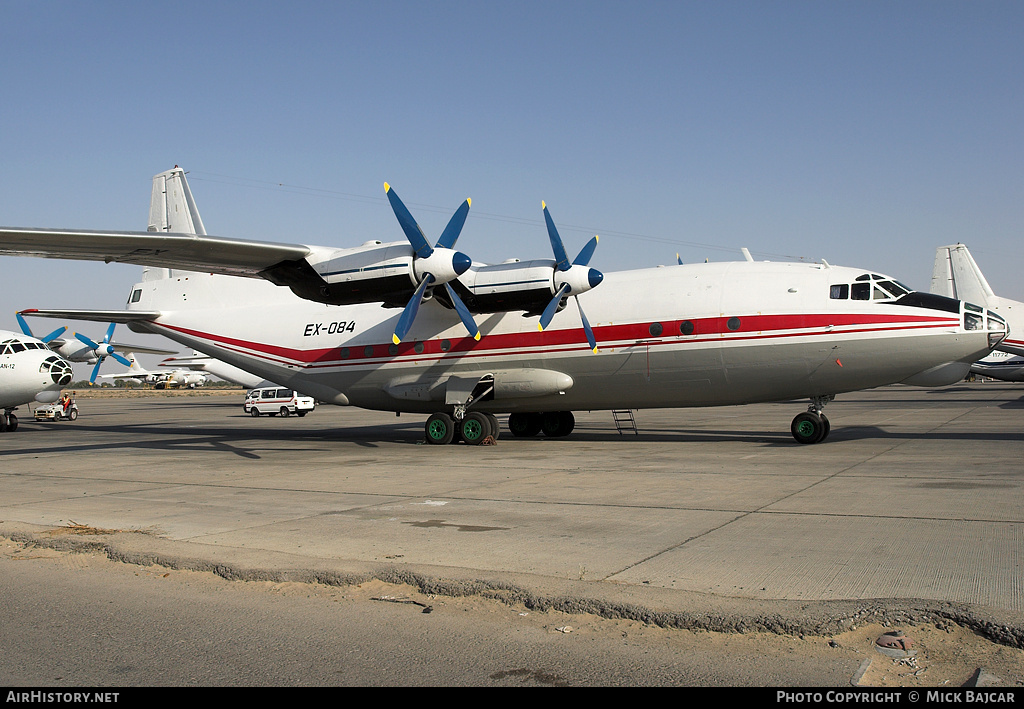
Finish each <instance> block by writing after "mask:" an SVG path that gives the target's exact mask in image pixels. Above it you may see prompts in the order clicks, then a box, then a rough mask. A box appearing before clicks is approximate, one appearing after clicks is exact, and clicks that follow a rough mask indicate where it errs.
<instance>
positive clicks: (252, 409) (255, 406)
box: [242, 387, 316, 418]
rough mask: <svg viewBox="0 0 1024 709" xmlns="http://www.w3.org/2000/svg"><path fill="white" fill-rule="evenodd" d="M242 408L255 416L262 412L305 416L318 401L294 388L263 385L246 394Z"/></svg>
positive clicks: (270, 414)
mask: <svg viewBox="0 0 1024 709" xmlns="http://www.w3.org/2000/svg"><path fill="white" fill-rule="evenodd" d="M242 408H243V409H244V410H245V413H247V414H249V415H250V416H252V417H253V418H256V417H257V416H259V415H260V414H266V415H267V416H277V415H278V414H281V415H282V416H291V415H292V414H296V415H298V416H305V415H306V413H307V412H309V411H312V410H313V409H315V408H316V401H315V400H314V399H313V397H311V396H302V395H301V394H299V393H298V392H297V391H294V390H292V389H283V388H281V387H262V388H260V389H252V390H250V391H249V393H248V394H246V395H245V404H243V406H242Z"/></svg>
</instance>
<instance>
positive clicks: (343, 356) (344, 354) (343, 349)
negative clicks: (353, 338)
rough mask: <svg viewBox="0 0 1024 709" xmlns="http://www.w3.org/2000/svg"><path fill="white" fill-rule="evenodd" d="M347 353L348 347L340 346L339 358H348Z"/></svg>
mask: <svg viewBox="0 0 1024 709" xmlns="http://www.w3.org/2000/svg"><path fill="white" fill-rule="evenodd" d="M348 355H349V351H348V347H342V348H341V358H342V359H348Z"/></svg>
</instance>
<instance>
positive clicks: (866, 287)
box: [850, 283, 871, 300]
mask: <svg viewBox="0 0 1024 709" xmlns="http://www.w3.org/2000/svg"><path fill="white" fill-rule="evenodd" d="M850 298H851V299H852V300H871V284H870V283H854V284H853V287H852V288H850Z"/></svg>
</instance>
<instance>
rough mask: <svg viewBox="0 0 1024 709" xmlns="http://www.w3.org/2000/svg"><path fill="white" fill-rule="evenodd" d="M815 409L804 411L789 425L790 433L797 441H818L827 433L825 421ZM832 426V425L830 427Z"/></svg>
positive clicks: (804, 442) (807, 442) (805, 442)
mask: <svg viewBox="0 0 1024 709" xmlns="http://www.w3.org/2000/svg"><path fill="white" fill-rule="evenodd" d="M821 418H822V417H821V416H819V415H818V414H816V413H814V412H813V411H804V412H803V413H801V414H797V415H796V416H795V417H794V418H793V423H792V424H790V426H789V431H790V433H792V434H793V438H795V439H796V442H797V443H803V444H809V443H818V442H820V441H821V440H822V439H824V438H825V436H826V435H827V432H826V424H825V421H822V420H821ZM829 428H831V427H829Z"/></svg>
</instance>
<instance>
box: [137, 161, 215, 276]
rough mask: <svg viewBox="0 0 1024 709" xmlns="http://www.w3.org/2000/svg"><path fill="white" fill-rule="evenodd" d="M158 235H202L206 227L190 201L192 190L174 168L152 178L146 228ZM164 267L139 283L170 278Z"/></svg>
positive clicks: (148, 272) (150, 271)
mask: <svg viewBox="0 0 1024 709" xmlns="http://www.w3.org/2000/svg"><path fill="white" fill-rule="evenodd" d="M147 231H155V232H161V233H165V234H166V233H169V232H170V233H175V234H199V235H201V236H202V235H205V234H206V228H205V227H204V226H203V220H202V218H201V217H200V216H199V208H198V207H196V201H195V200H194V199H193V198H192V190H190V189H189V187H188V182H187V181H186V180H185V171H184V170H182V169H181V168H180V167H178V166H177V165H175V166H174V169H173V170H168V171H167V172H161V173H160V174H159V175H154V176H153V193H152V196H151V197H150V200H149V229H148V230H147ZM170 277H171V271H170V269H167V268H149V267H146V268H145V270H144V271H143V276H142V280H144V281H151V280H160V279H164V278H170Z"/></svg>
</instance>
